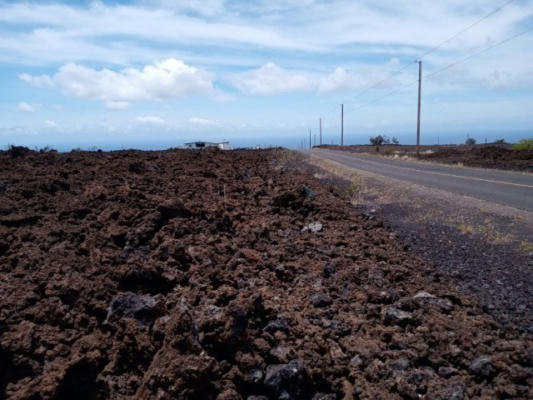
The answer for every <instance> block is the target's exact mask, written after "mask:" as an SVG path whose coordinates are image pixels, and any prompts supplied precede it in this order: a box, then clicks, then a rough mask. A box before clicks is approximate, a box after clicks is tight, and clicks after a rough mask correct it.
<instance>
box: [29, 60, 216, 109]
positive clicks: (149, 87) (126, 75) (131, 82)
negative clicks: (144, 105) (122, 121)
mask: <svg viewBox="0 0 533 400" xmlns="http://www.w3.org/2000/svg"><path fill="white" fill-rule="evenodd" d="M19 77H20V79H22V80H23V81H25V82H27V83H29V84H31V85H34V86H37V87H46V86H47V87H52V86H56V87H59V88H61V90H63V91H64V92H65V93H66V94H68V95H70V96H74V97H78V98H81V99H88V100H98V101H101V102H103V103H104V104H105V105H106V107H108V108H110V109H124V108H127V107H128V106H129V105H130V103H131V102H134V101H142V100H163V99H169V98H175V97H180V96H184V95H188V94H195V93H209V92H211V91H212V90H213V85H212V76H211V75H210V74H209V73H207V72H204V71H202V70H199V69H197V68H195V67H192V66H189V65H187V64H185V63H184V62H183V61H181V60H177V59H175V58H169V59H166V60H164V61H161V62H156V63H155V64H153V65H147V66H145V67H144V68H142V69H135V68H126V69H123V70H120V71H114V70H110V69H100V70H97V69H92V68H88V67H85V66H82V65H78V64H75V63H68V64H66V65H63V66H62V67H60V68H59V70H58V72H57V73H55V74H54V75H53V76H48V75H41V76H31V75H28V74H21V75H19Z"/></svg>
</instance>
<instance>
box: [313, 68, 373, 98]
mask: <svg viewBox="0 0 533 400" xmlns="http://www.w3.org/2000/svg"><path fill="white" fill-rule="evenodd" d="M363 85H364V82H362V81H361V80H360V79H357V78H356V77H355V76H354V75H352V74H349V73H348V72H346V70H345V69H344V68H342V67H337V68H335V71H333V73H331V74H329V75H327V76H325V77H323V78H322V79H321V80H320V83H319V87H318V91H319V92H320V93H324V92H333V91H336V90H348V89H358V88H360V87H361V86H363Z"/></svg>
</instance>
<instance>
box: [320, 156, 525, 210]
mask: <svg viewBox="0 0 533 400" xmlns="http://www.w3.org/2000/svg"><path fill="white" fill-rule="evenodd" d="M312 153H313V154H314V155H316V156H319V157H322V158H325V159H328V160H331V161H336V162H338V163H340V164H344V165H345V166H347V167H351V168H354V169H359V170H363V171H368V172H372V173H374V174H379V175H383V176H386V177H389V178H394V179H399V180H402V181H406V182H410V183H415V184H418V185H423V186H428V187H432V188H436V189H440V190H445V191H448V192H452V193H457V194H461V195H465V196H470V197H474V198H478V199H481V200H487V201H491V202H494V203H498V204H503V205H506V206H511V207H515V208H519V209H522V210H526V211H533V174H522V173H518V172H509V171H499V170H483V169H474V168H463V167H452V166H444V165H436V164H429V163H422V162H410V161H404V160H391V159H387V158H381V157H377V156H371V155H364V154H360V153H357V154H355V153H349V152H344V151H333V150H319V149H314V150H312Z"/></svg>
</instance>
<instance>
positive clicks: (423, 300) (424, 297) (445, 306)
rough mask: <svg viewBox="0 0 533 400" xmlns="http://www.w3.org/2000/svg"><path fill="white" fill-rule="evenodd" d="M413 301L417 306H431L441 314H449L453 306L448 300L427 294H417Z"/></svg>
mask: <svg viewBox="0 0 533 400" xmlns="http://www.w3.org/2000/svg"><path fill="white" fill-rule="evenodd" d="M413 299H414V300H415V301H416V302H417V303H419V304H428V305H433V306H435V307H437V308H438V309H439V310H440V311H442V312H450V311H452V310H453V305H452V302H451V301H450V300H448V299H442V298H440V297H437V296H435V295H432V294H431V293H428V292H424V291H422V292H418V293H417V294H415V295H414V296H413Z"/></svg>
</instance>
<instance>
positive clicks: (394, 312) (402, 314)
mask: <svg viewBox="0 0 533 400" xmlns="http://www.w3.org/2000/svg"><path fill="white" fill-rule="evenodd" d="M383 321H384V322H385V324H387V325H406V324H409V323H412V322H413V316H412V314H411V313H408V312H406V311H402V310H398V309H396V308H393V307H391V308H388V309H387V310H385V314H384V318H383Z"/></svg>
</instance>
